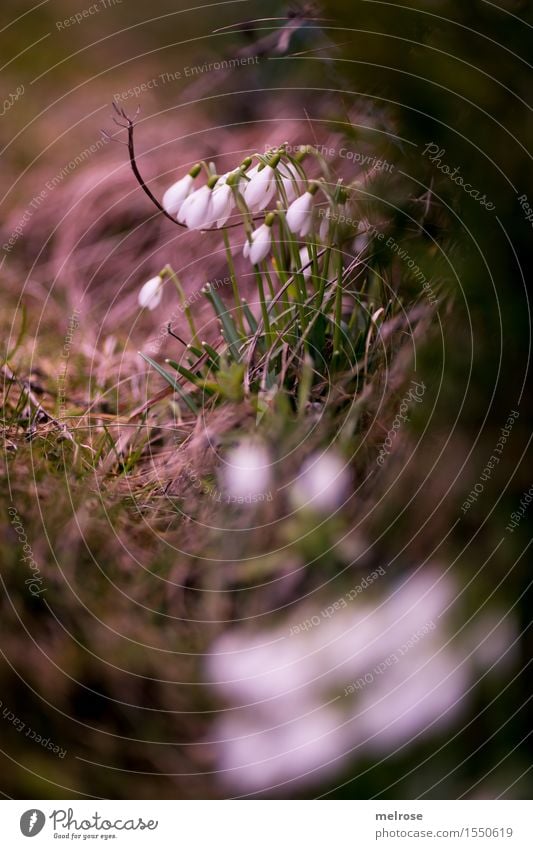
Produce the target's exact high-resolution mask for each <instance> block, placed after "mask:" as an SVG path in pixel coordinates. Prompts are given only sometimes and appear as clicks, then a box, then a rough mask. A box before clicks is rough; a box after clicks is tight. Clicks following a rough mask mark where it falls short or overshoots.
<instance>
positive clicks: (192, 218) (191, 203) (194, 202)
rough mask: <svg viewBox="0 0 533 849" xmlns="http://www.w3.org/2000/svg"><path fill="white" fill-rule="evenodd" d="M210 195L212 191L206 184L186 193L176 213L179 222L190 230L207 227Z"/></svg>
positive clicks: (209, 214)
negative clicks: (188, 193)
mask: <svg viewBox="0 0 533 849" xmlns="http://www.w3.org/2000/svg"><path fill="white" fill-rule="evenodd" d="M212 195H213V191H212V189H210V188H209V186H207V185H206V186H202V187H201V188H200V189H196V191H195V192H192V194H190V195H188V196H187V197H186V198H185V200H184V201H183V203H182V205H181V207H180V210H179V212H178V214H177V219H178V221H179V222H180V224H185V225H186V226H187V227H188V228H189V229H190V230H201V229H202V228H203V227H208V226H209V224H210V223H211V203H212Z"/></svg>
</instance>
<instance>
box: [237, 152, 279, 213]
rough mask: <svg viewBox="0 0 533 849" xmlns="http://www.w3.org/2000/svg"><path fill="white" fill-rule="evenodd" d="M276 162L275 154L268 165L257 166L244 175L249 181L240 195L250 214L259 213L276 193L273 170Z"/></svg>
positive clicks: (277, 160) (277, 158)
mask: <svg viewBox="0 0 533 849" xmlns="http://www.w3.org/2000/svg"><path fill="white" fill-rule="evenodd" d="M278 162H279V154H276V156H274V158H273V159H272V160H271V162H270V164H269V165H263V164H261V165H257V166H256V167H255V168H252V170H251V171H250V172H249V173H248V174H247V175H246V176H247V177H249V181H248V182H247V183H246V185H245V187H244V189H243V192H242V195H243V197H244V200H245V201H246V205H247V206H248V209H249V210H250V211H251V212H261V210H262V209H264V208H265V207H266V206H268V204H269V203H270V201H271V200H272V197H273V195H274V192H275V191H276V175H275V173H274V168H275V167H276V165H277V164H278Z"/></svg>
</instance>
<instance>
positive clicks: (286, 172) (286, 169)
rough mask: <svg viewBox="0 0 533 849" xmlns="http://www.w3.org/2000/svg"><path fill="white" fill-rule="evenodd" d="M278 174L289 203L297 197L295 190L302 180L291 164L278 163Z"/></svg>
mask: <svg viewBox="0 0 533 849" xmlns="http://www.w3.org/2000/svg"><path fill="white" fill-rule="evenodd" d="M278 172H279V175H280V177H281V181H282V183H283V188H284V189H285V194H286V195H287V201H288V203H290V202H291V201H292V200H294V198H295V197H296V195H297V189H298V186H299V184H300V182H301V179H302V178H301V177H300V175H299V173H298V171H297V170H296V167H295V165H293V163H292V162H283V163H280V165H279V167H278Z"/></svg>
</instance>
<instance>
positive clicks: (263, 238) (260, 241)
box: [242, 224, 272, 265]
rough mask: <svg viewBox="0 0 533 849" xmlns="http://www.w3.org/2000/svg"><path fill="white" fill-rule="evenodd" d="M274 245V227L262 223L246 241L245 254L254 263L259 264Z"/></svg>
mask: <svg viewBox="0 0 533 849" xmlns="http://www.w3.org/2000/svg"><path fill="white" fill-rule="evenodd" d="M271 246H272V227H271V226H269V225H268V224H261V226H260V227H258V228H257V230H254V231H253V233H252V235H251V241H249V240H248V239H247V240H246V242H245V243H244V248H243V251H242V252H243V255H244V257H245V259H249V260H250V262H251V263H252V265H258V263H260V262H261V261H262V260H263V259H264V258H265V257H266V256H267V255H268V253H269V251H270V248H271Z"/></svg>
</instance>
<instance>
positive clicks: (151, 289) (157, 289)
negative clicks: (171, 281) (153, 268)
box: [137, 274, 164, 310]
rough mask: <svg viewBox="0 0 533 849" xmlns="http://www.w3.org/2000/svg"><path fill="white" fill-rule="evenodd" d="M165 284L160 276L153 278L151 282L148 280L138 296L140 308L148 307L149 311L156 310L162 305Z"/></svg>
mask: <svg viewBox="0 0 533 849" xmlns="http://www.w3.org/2000/svg"><path fill="white" fill-rule="evenodd" d="M163 283H164V280H163V278H162V277H161V275H160V274H158V275H157V277H151V278H150V280H147V281H146V283H145V284H144V286H142V287H141V290H140V292H139V294H138V296H137V301H138V303H139V306H140V307H142V308H143V309H144V308H145V307H146V308H147V309H149V310H155V308H156V307H157V306H158V305H159V304H160V303H161V297H162V295H163Z"/></svg>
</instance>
